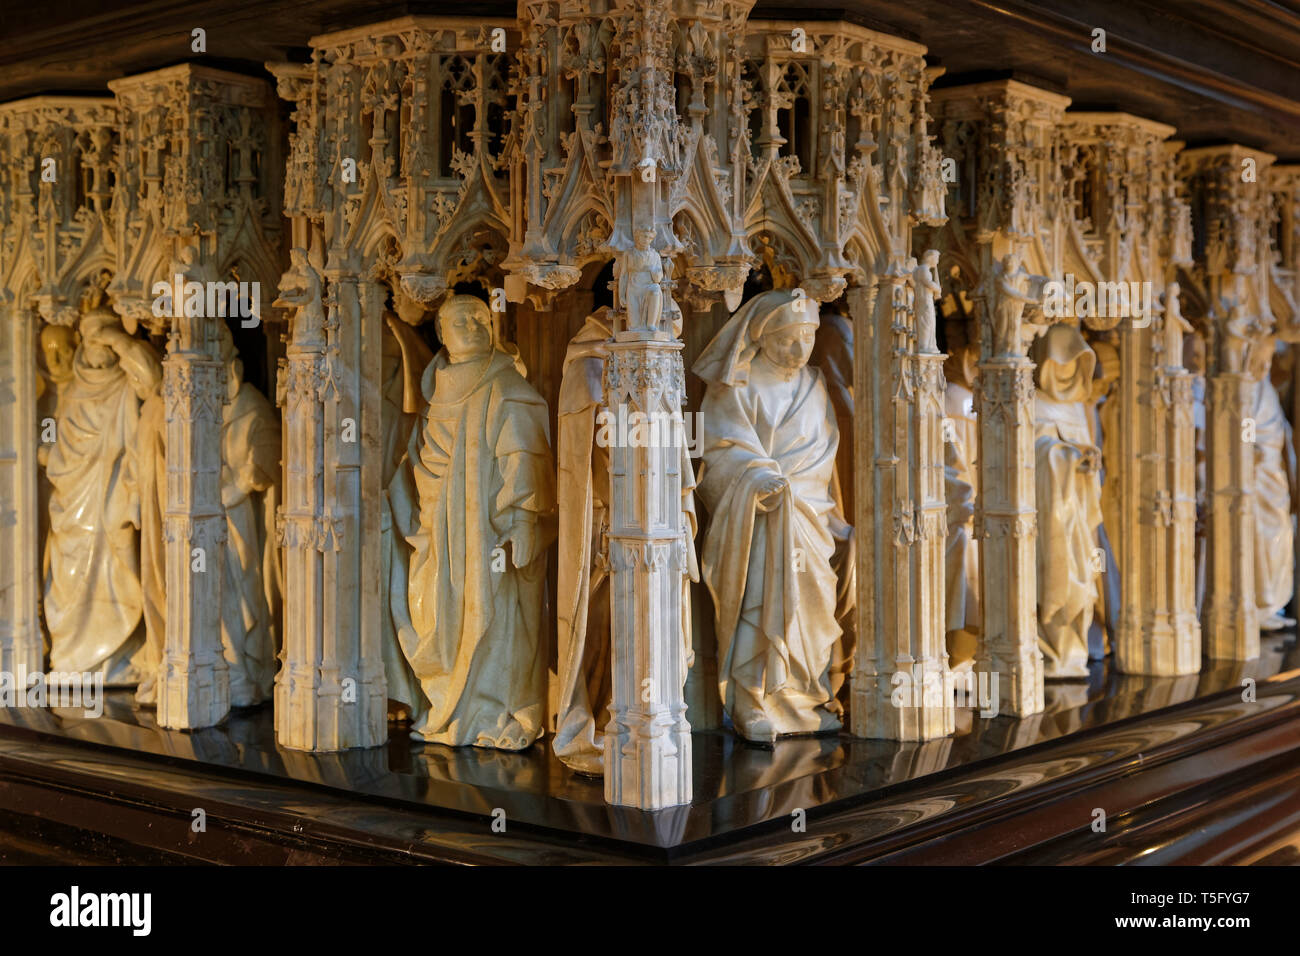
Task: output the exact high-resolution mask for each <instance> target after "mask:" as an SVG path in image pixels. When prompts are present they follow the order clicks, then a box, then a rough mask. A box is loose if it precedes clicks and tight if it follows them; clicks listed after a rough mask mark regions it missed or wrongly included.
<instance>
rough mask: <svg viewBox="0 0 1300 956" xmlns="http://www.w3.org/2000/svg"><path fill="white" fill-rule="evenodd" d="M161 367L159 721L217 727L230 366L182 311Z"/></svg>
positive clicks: (200, 320)
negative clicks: (163, 589)
mask: <svg viewBox="0 0 1300 956" xmlns="http://www.w3.org/2000/svg"><path fill="white" fill-rule="evenodd" d="M176 311H177V313H178V314H177V316H176V318H175V320H174V322H175V325H174V327H173V331H172V336H171V341H170V344H169V346H168V349H167V357H166V359H164V361H163V384H162V388H163V401H164V405H165V408H166V411H167V492H166V494H167V497H166V510H165V511H164V513H163V542H164V544H163V548H164V551H165V555H166V562H167V566H166V567H167V570H166V580H167V636H166V643H165V644H164V646H163V659H162V665H161V670H160V672H159V675H158V725H159V726H160V727H169V728H172V729H176V730H191V729H197V728H200V727H211V726H214V725H216V724H219V723H221V721H223V720H224V719H225V718H226V715H227V714H228V713H229V712H230V674H229V667H228V665H227V664H226V659H225V654H224V652H223V650H222V644H221V601H222V598H223V593H222V592H223V588H222V584H223V579H224V577H225V546H226V537H227V535H226V512H225V509H224V508H223V507H222V504H221V408H222V405H224V404H225V399H226V370H225V366H223V365H222V363H221V361H220V359H219V357H218V356H219V344H218V339H217V333H216V326H215V325H214V324H213V323H212V322H211V321H210V320H209V319H206V318H204V317H202V316H194V315H187V314H186V310H185V309H184V308H177V310H176Z"/></svg>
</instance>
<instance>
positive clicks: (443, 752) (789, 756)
mask: <svg viewBox="0 0 1300 956" xmlns="http://www.w3.org/2000/svg"><path fill="white" fill-rule="evenodd" d="M1262 645H1263V655H1262V657H1261V658H1260V659H1259V660H1257V661H1252V662H1247V663H1236V664H1233V663H1226V662H1220V663H1217V664H1214V665H1211V664H1208V663H1207V666H1206V668H1205V669H1204V670H1203V671H1202V672H1201V673H1200V674H1198V675H1192V676H1189V677H1185V678H1145V677H1133V676H1127V675H1119V674H1116V673H1113V672H1112V671H1111V669H1110V668H1109V666H1108V665H1106V664H1097V665H1094V668H1093V674H1092V677H1091V679H1090V680H1088V681H1087V682H1082V681H1080V682H1070V683H1056V682H1053V683H1049V684H1048V687H1047V710H1046V712H1045V713H1043V714H1039V715H1036V716H1034V717H1031V718H1027V719H1024V720H1014V719H1011V718H1008V717H1002V716H999V717H994V718H991V719H984V718H981V717H979V716H978V713H977V712H976V711H974V710H971V709H961V710H959V711H958V722H957V733H956V734H955V735H954V736H953V737H951V738H945V739H941V740H935V741H929V742H927V743H923V744H899V743H893V742H889V741H879V740H860V739H856V738H852V737H849V736H847V735H841V736H838V737H821V738H792V739H784V740H781V741H778V742H777V744H776V746H775V747H773V748H770V749H769V748H762V747H757V746H753V745H749V744H746V743H744V742H743V741H741V740H739V739H738V738H736V737H735V736H734V735H732V734H731V733H730V732H727V731H703V732H697V733H696V734H695V735H694V755H693V756H694V772H695V799H694V800H693V802H692V804H691V805H690V806H689V807H682V808H676V809H673V810H666V811H660V812H657V813H646V812H642V811H636V810H629V809H626V808H620V807H610V806H607V805H606V804H605V802H604V799H603V794H602V789H601V783H600V781H598V780H593V779H589V778H584V777H580V776H577V775H574V774H572V773H570V772H569V771H568V770H567V769H566V768H565V767H564V766H563V765H562V764H560V763H559V761H558V760H557V759H555V757H554V756H553V755H552V754H551V752H550V750H549V747H548V746H547V740H546V739H544V740H543V741H542V742H540V743H539V744H538V745H535V746H534V747H533V748H531V749H530V750H528V751H526V752H524V753H518V754H514V753H503V752H497V751H487V750H479V749H475V748H463V749H456V748H450V747H444V746H440V745H422V746H421V745H415V744H413V743H412V742H411V741H409V740H408V739H407V737H406V736H405V734H404V733H403V732H402V731H400V730H398V729H397V728H394V731H393V734H392V736H391V738H390V740H389V743H388V746H387V747H384V748H375V749H372V750H366V751H350V752H346V753H341V754H305V753H299V752H296V751H291V750H285V749H282V748H280V747H278V746H277V745H276V742H275V734H274V727H273V723H272V715H271V711H270V708H269V707H263V708H260V709H256V710H251V711H243V712H237V713H235V714H232V716H231V717H230V718H229V720H228V721H227V722H226V723H225V724H223V725H222V726H221V727H217V728H212V729H208V730H203V731H199V732H195V733H180V732H175V731H167V730H161V729H159V728H158V727H157V726H156V725H155V724H154V722H153V712H152V711H151V710H144V709H137V708H135V707H134V705H133V702H132V698H131V695H130V694H128V693H125V692H110V694H109V699H108V701H107V703H106V706H105V712H104V715H103V716H102V717H101V718H96V719H91V718H86V717H84V716H83V715H82V714H81V713H80V711H68V710H41V709H10V710H2V709H0V736H3V737H4V738H8V739H27V740H29V741H30V742H31V743H32V744H36V745H38V744H39V742H40V741H41V740H47V741H51V742H53V741H52V740H51V738H57V739H58V740H59V741H60V742H62V743H76V744H77V745H80V746H83V747H84V746H90V747H92V748H95V749H96V750H98V751H100V752H101V753H103V754H104V756H105V757H108V756H110V755H111V753H112V752H119V753H120V752H121V751H133V752H135V753H136V755H137V756H138V755H150V756H151V758H152V759H154V760H155V761H156V760H158V759H160V758H161V759H162V760H163V761H164V762H165V763H167V764H169V765H173V766H186V765H188V766H194V765H195V764H196V763H197V764H198V765H201V766H202V767H203V768H204V769H205V770H209V771H216V772H219V773H222V774H225V775H228V776H233V777H236V778H243V779H246V780H247V779H250V776H251V777H256V778H261V779H279V780H282V781H285V782H290V783H295V784H299V785H307V786H308V787H309V788H313V789H324V790H328V791H333V792H337V793H344V794H349V795H364V796H365V797H367V798H368V799H372V800H373V801H374V802H376V803H377V804H385V805H390V806H394V807H406V808H408V809H409V808H418V807H420V806H424V807H428V808H437V809H439V810H440V811H450V812H452V813H453V814H457V815H461V814H464V815H471V816H473V817H478V818H482V817H488V816H490V815H491V814H492V812H493V811H494V810H496V809H498V808H500V809H503V810H504V811H505V813H506V818H507V820H509V821H510V825H511V826H512V827H514V826H517V825H522V826H523V827H525V828H527V829H529V830H531V831H533V832H536V833H538V835H545V834H546V833H550V835H551V836H553V837H555V836H563V837H565V838H573V837H575V836H579V835H580V838H581V839H583V840H587V841H593V842H594V843H596V844H600V843H608V844H609V845H611V846H612V845H627V844H634V845H640V846H645V847H680V846H684V845H688V844H689V845H691V846H692V847H693V848H697V849H698V848H703V847H707V846H709V845H718V844H719V843H720V841H723V840H724V838H729V837H734V836H736V835H738V831H741V830H745V829H749V828H759V829H763V828H765V827H766V828H769V829H770V828H772V827H781V826H784V825H786V823H788V821H789V819H790V814H791V813H792V812H793V811H794V810H797V809H804V810H807V811H808V814H809V817H813V816H814V815H816V814H818V813H821V812H831V811H838V810H841V809H844V808H849V807H853V806H855V805H861V804H864V803H868V802H871V801H874V800H877V799H881V798H885V797H887V796H890V795H891V794H894V793H897V792H898V791H900V790H901V789H902V788H903V787H904V786H905V785H907V784H909V783H912V782H914V781H918V780H920V779H921V778H926V782H930V781H938V780H942V779H943V778H944V777H945V776H946V775H948V774H949V773H950V772H954V771H956V770H958V769H959V768H960V769H961V770H970V769H975V768H978V767H980V766H981V765H984V764H989V765H993V764H994V763H995V762H996V761H997V760H998V758H1002V757H1004V756H1006V755H1008V754H1011V753H1013V752H1025V753H1030V752H1032V748H1034V747H1036V746H1039V745H1044V744H1048V743H1050V742H1053V741H1059V740H1060V739H1061V738H1064V737H1067V736H1070V735H1080V739H1083V735H1086V734H1087V733H1088V732H1091V731H1097V730H1100V729H1102V728H1113V727H1115V726H1116V725H1117V724H1118V722H1122V721H1126V720H1129V719H1132V718H1139V717H1142V716H1145V715H1150V714H1153V713H1158V712H1161V711H1163V710H1166V709H1167V708H1171V707H1175V706H1177V705H1180V704H1184V703H1186V702H1189V701H1194V700H1198V699H1205V698H1207V697H1211V696H1214V695H1219V696H1223V697H1225V698H1230V697H1236V696H1239V695H1240V693H1241V686H1242V681H1243V680H1244V679H1245V678H1252V679H1254V680H1255V681H1257V682H1265V681H1268V680H1270V679H1271V678H1275V677H1276V676H1277V675H1280V674H1288V675H1289V676H1295V675H1294V673H1291V672H1295V671H1296V670H1297V669H1298V668H1300V652H1297V649H1296V642H1295V638H1294V636H1292V635H1277V634H1274V635H1265V636H1264V638H1263V641H1262Z"/></svg>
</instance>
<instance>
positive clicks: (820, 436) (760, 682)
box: [694, 289, 853, 742]
mask: <svg viewBox="0 0 1300 956" xmlns="http://www.w3.org/2000/svg"><path fill="white" fill-rule="evenodd" d="M817 326H818V313H817V304H816V303H815V302H814V301H813V300H811V299H807V298H804V297H802V296H799V295H798V294H796V293H795V292H793V291H792V290H789V289H779V290H774V291H771V292H765V293H763V294H761V295H759V296H757V297H755V298H753V299H751V300H750V301H749V302H747V303H746V304H745V305H744V306H742V307H741V308H740V310H739V311H737V312H736V314H735V315H733V316H732V317H731V320H730V321H729V322H728V323H727V324H726V325H725V326H723V328H722V330H721V331H720V332H719V333H718V335H717V336H716V337H715V338H714V339H713V341H712V342H711V343H710V344H709V346H708V347H707V348H706V349H705V350H704V353H703V354H702V355H701V356H700V359H699V361H697V362H696V363H695V366H694V370H695V373H696V374H697V375H699V376H700V377H701V378H702V379H704V381H705V382H706V383H707V384H708V390H707V392H706V394H705V398H704V402H703V405H702V407H701V410H700V436H701V439H700V440H701V446H702V448H703V459H704V463H703V468H702V471H701V475H700V486H699V487H700V494H701V496H702V497H703V499H704V502H705V504H706V506H707V507H708V509H709V513H710V516H711V517H710V524H709V529H708V532H707V533H706V535H705V539H704V553H703V562H702V570H703V576H704V581H705V583H706V584H707V585H708V588H709V592H710V594H711V595H712V597H713V601H714V608H715V615H716V622H717V641H718V657H719V662H720V663H719V667H718V679H719V685H720V690H721V695H722V701H723V706H724V707H725V708H726V711H727V713H728V715H729V716H730V717H731V720H732V723H733V725H734V726H735V728H736V731H737V733H739V734H740V735H741V736H742V737H745V738H746V739H748V740H753V741H758V742H771V741H774V740H775V739H776V738H777V737H778V736H779V735H781V734H796V733H813V732H818V731H825V730H835V729H838V728H839V727H840V726H841V706H840V704H839V702H838V700H837V693H838V691H839V686H838V684H839V683H840V682H841V681H842V679H843V673H844V670H843V666H842V664H843V661H842V657H843V653H844V649H843V641H842V639H841V638H842V632H841V628H840V625H839V623H838V620H837V618H838V617H839V614H838V613H837V612H840V611H842V609H843V608H844V607H845V606H846V605H847V604H848V603H849V602H852V601H853V570H852V568H853V558H852V541H853V534H852V528H851V527H850V526H849V524H848V523H847V522H846V521H845V520H844V515H843V511H842V507H841V503H840V501H839V500H838V494H837V491H836V486H837V482H836V480H835V458H836V452H837V451H838V449H839V428H838V427H837V425H836V422H835V409H834V407H833V406H832V404H831V400H830V395H829V394H828V392H827V389H826V384H825V382H824V380H823V378H822V373H821V372H820V371H819V370H818V369H817V368H815V367H812V366H810V365H809V364H808V358H809V356H810V354H811V353H812V349H813V345H814V341H815V337H816V332H817Z"/></svg>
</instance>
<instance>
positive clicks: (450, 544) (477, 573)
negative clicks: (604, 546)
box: [389, 295, 555, 750]
mask: <svg viewBox="0 0 1300 956" xmlns="http://www.w3.org/2000/svg"><path fill="white" fill-rule="evenodd" d="M437 323H438V337H439V339H440V340H441V341H442V343H443V348H442V350H441V351H440V352H439V353H438V354H437V356H435V358H434V360H433V361H432V362H431V363H430V364H429V367H428V368H427V369H425V371H424V375H423V376H422V378H421V383H420V385H421V391H422V393H423V395H424V396H425V399H426V402H427V404H426V406H425V408H424V409H423V411H422V413H421V416H420V422H419V425H418V427H417V428H415V429H414V430H413V431H412V434H411V440H410V443H409V445H408V448H407V455H406V460H405V461H404V462H403V464H402V467H401V468H399V469H398V473H397V475H396V476H395V477H394V479H393V483H392V485H391V486H390V488H389V497H390V502H391V506H392V511H393V522H394V527H396V528H397V529H399V530H400V531H401V533H402V534H403V535H404V536H405V538H406V540H407V543H408V544H409V545H410V547H411V559H410V575H409V579H408V590H407V597H408V610H409V625H408V624H407V623H406V622H405V621H402V622H401V624H400V626H399V627H398V636H399V638H400V640H401V643H402V652H403V654H404V655H405V657H406V661H407V663H408V665H409V666H410V668H411V672H412V674H413V675H414V676H415V678H416V680H418V682H419V685H420V686H419V690H420V695H419V696H420V699H419V700H417V701H416V702H415V704H414V706H413V708H412V729H411V736H412V737H413V738H415V739H416V740H422V741H427V742H432V743H442V744H451V745H453V746H465V745H473V746H478V747H495V748H498V749H501V750H522V749H524V748H526V747H528V746H529V745H531V744H532V743H533V741H535V740H536V739H537V738H538V737H539V736H540V735H541V733H542V730H543V728H544V723H545V712H546V652H545V643H544V633H545V632H544V627H543V624H542V596H543V588H544V586H545V580H546V549H547V546H548V545H549V544H550V542H551V541H552V540H553V537H554V518H553V513H554V510H555V472H554V464H553V462H552V458H551V449H550V429H549V425H548V422H547V409H546V402H545V401H544V400H543V399H542V397H541V396H540V395H539V394H538V393H537V391H536V390H535V389H534V388H533V387H532V386H531V385H529V384H528V381H527V380H526V379H525V378H524V372H523V367H522V363H521V362H520V361H519V357H518V352H517V351H514V350H513V349H507V348H506V347H505V346H503V345H502V344H500V343H499V342H498V340H497V335H496V331H495V327H494V323H493V322H492V315H491V313H490V312H489V310H488V307H487V304H486V303H485V302H483V301H482V300H481V299H478V298H475V297H474V296H470V295H453V296H450V297H449V298H448V299H447V300H446V302H444V303H443V305H442V307H441V308H440V309H439V310H438V313H437ZM394 613H395V617H396V616H398V615H399V614H400V608H398V609H396V610H395V612H394Z"/></svg>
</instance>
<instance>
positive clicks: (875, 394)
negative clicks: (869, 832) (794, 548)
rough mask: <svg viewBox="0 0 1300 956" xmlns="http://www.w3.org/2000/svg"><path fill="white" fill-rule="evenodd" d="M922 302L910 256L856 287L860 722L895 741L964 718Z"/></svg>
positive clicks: (936, 412)
mask: <svg viewBox="0 0 1300 956" xmlns="http://www.w3.org/2000/svg"><path fill="white" fill-rule="evenodd" d="M913 300H914V297H913V289H912V280H911V273H910V272H909V270H908V269H907V268H906V267H905V264H904V262H903V261H902V260H901V259H895V260H894V261H893V262H891V263H890V265H889V268H887V269H886V271H885V273H884V274H883V275H882V276H881V277H880V279H879V280H878V283H877V286H876V289H874V290H869V289H862V288H854V289H851V290H849V309H850V312H851V314H852V315H853V318H854V324H855V326H856V327H857V329H858V330H859V333H858V335H859V337H858V339H857V342H856V348H855V350H854V394H855V397H857V396H860V397H859V398H857V401H858V402H860V403H861V404H860V405H859V406H858V408H857V412H858V415H859V416H860V422H861V424H860V425H859V427H858V428H857V429H855V437H854V442H855V444H854V452H855V456H856V458H857V461H858V462H859V466H858V471H857V481H858V487H857V489H856V493H855V500H856V502H857V509H856V510H857V514H856V515H855V524H856V527H857V534H858V538H857V547H858V569H857V573H858V622H859V626H858V631H859V637H858V646H857V653H856V655H855V660H854V666H853V684H852V687H853V699H852V710H851V716H852V730H853V733H854V734H855V735H856V736H859V737H877V738H883V739H887V740H930V739H932V738H935V737H942V736H945V735H947V734H951V733H952V732H953V730H954V729H955V720H956V713H955V710H954V707H953V686H952V675H951V672H950V671H949V669H948V655H947V651H946V648H945V646H944V620H945V618H944V582H945V577H944V564H943V562H944V543H945V538H946V530H947V520H946V514H945V502H944V484H943V481H944V473H943V427H942V425H943V394H944V381H943V360H944V358H945V356H944V355H942V354H933V355H921V354H917V353H916V351H915V349H914V345H913V343H914V341H915V333H914V331H913V329H912V323H911V315H910V310H911V303H912V302H913ZM873 303H874V309H873ZM864 463H865V464H866V465H867V467H863V464H864Z"/></svg>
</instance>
